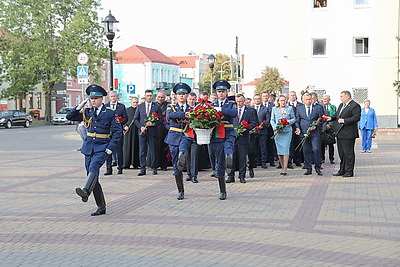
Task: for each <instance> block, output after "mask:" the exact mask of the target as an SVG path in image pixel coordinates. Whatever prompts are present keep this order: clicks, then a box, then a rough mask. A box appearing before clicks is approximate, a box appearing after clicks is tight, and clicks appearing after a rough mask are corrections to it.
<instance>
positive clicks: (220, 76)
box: [220, 60, 230, 80]
mask: <svg viewBox="0 0 400 267" xmlns="http://www.w3.org/2000/svg"><path fill="white" fill-rule="evenodd" d="M229 62H230V61H229V60H227V61H225V62H223V63H222V64H221V71H220V79H221V80H222V66H223V65H224V64H226V63H229Z"/></svg>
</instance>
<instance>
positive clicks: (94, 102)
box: [67, 84, 122, 216]
mask: <svg viewBox="0 0 400 267" xmlns="http://www.w3.org/2000/svg"><path fill="white" fill-rule="evenodd" d="M86 94H87V95H88V96H89V98H87V99H85V100H84V101H83V102H82V103H80V104H79V105H78V106H77V107H75V108H73V109H72V110H71V111H70V112H69V113H68V114H67V119H68V120H72V121H83V122H84V123H85V127H86V128H87V130H88V132H87V136H86V138H85V140H84V142H83V145H82V149H81V153H82V154H84V155H85V168H86V173H87V181H86V184H85V186H84V187H83V188H76V189H75V192H76V193H77V194H78V196H80V197H81V199H82V201H83V202H87V201H88V198H89V195H90V194H91V193H92V191H93V196H94V199H95V201H96V204H97V207H98V208H97V210H96V211H95V212H93V213H92V214H91V215H92V216H97V215H102V214H105V213H106V201H105V199H104V194H103V189H102V188H101V185H100V183H99V172H100V167H101V166H102V165H103V164H104V162H105V161H106V159H107V156H108V155H111V154H112V153H113V151H115V149H116V147H117V143H118V141H119V139H120V138H121V136H122V127H121V124H120V121H119V119H118V117H117V116H116V115H115V112H114V110H112V109H111V108H108V107H106V106H105V105H103V97H104V96H106V95H107V92H106V90H104V88H103V87H101V86H99V85H95V84H94V85H90V86H89V87H88V88H87V89H86ZM88 99H90V104H91V106H92V107H91V108H85V109H83V110H81V109H82V108H83V107H84V105H85V104H86V102H87V101H88ZM111 133H112V135H111Z"/></svg>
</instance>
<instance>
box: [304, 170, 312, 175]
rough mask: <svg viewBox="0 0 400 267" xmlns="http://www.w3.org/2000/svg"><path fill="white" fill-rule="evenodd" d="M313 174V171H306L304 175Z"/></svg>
mask: <svg viewBox="0 0 400 267" xmlns="http://www.w3.org/2000/svg"><path fill="white" fill-rule="evenodd" d="M311 174H312V172H311V171H306V172H305V173H304V175H311Z"/></svg>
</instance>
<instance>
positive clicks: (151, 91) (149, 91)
mask: <svg viewBox="0 0 400 267" xmlns="http://www.w3.org/2000/svg"><path fill="white" fill-rule="evenodd" d="M147 93H150V94H153V90H150V89H147V90H146V91H144V94H147Z"/></svg>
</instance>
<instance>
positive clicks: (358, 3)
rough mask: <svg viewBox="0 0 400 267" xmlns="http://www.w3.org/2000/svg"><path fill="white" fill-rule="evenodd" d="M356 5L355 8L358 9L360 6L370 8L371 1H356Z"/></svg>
mask: <svg viewBox="0 0 400 267" xmlns="http://www.w3.org/2000/svg"><path fill="white" fill-rule="evenodd" d="M354 4H355V6H357V7H360V6H362V7H363V6H368V5H369V0H354Z"/></svg>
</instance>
